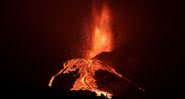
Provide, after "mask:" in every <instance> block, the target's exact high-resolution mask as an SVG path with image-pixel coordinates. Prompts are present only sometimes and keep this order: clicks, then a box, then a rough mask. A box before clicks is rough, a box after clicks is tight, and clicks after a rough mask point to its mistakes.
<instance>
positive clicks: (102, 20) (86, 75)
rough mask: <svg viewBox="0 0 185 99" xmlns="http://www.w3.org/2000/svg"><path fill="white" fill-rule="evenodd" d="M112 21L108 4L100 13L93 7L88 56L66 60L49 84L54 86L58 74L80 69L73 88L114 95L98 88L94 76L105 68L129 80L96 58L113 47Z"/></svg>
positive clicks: (108, 95) (108, 96)
mask: <svg viewBox="0 0 185 99" xmlns="http://www.w3.org/2000/svg"><path fill="white" fill-rule="evenodd" d="M110 23H111V21H110V11H109V9H108V7H107V5H104V6H103V8H102V10H101V12H100V13H98V11H97V10H96V8H95V7H94V8H93V22H92V26H93V30H92V32H91V33H90V38H91V43H90V46H91V48H90V51H89V52H88V53H87V57H88V58H76V59H71V60H68V61H67V62H65V63H64V64H63V66H64V68H63V69H62V70H60V71H59V72H58V73H57V74H56V75H54V76H52V77H51V79H50V82H49V85H48V86H50V87H51V86H52V83H53V80H54V79H55V77H56V76H58V75H60V74H67V73H69V72H72V71H76V70H78V74H79V75H80V77H79V78H77V80H76V81H75V83H74V85H73V87H72V88H71V90H76V91H77V90H89V91H92V92H95V93H96V94H97V96H100V95H104V96H106V97H107V98H111V97H112V93H110V91H105V90H100V89H99V88H98V86H97V83H96V79H95V78H94V75H95V72H96V71H97V70H105V71H108V72H110V73H112V74H115V75H117V76H118V77H120V78H123V79H125V80H128V79H127V78H124V77H123V76H122V75H121V74H119V73H117V72H116V71H115V70H114V69H113V68H112V67H111V66H108V65H106V64H103V63H102V62H101V61H100V60H98V59H95V58H94V57H95V56H96V55H98V54H100V53H102V52H110V51H112V49H113V46H112V43H113V37H112V31H111V27H110Z"/></svg>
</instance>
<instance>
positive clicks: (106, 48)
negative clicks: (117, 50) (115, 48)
mask: <svg viewBox="0 0 185 99" xmlns="http://www.w3.org/2000/svg"><path fill="white" fill-rule="evenodd" d="M92 15H93V31H92V33H91V40H92V44H91V49H90V52H89V53H88V55H89V58H93V57H95V56H96V55H98V54H100V53H101V52H110V51H111V50H112V41H113V40H112V39H113V38H112V32H111V27H110V11H109V9H108V7H107V5H104V6H103V9H102V11H101V13H100V14H98V11H97V10H96V8H95V7H94V9H93V14H92Z"/></svg>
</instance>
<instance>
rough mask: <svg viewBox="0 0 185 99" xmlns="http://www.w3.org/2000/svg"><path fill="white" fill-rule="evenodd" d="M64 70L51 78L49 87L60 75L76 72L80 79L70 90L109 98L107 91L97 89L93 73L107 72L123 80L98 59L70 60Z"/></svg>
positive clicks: (110, 95)
mask: <svg viewBox="0 0 185 99" xmlns="http://www.w3.org/2000/svg"><path fill="white" fill-rule="evenodd" d="M63 66H64V68H63V69H62V70H61V71H59V72H58V73H57V74H56V75H54V76H52V78H51V79H50V82H49V85H48V86H50V87H51V86H52V83H53V80H54V78H55V77H56V76H58V75H60V74H68V73H70V72H72V71H76V70H78V74H79V75H80V77H79V78H78V79H77V80H76V81H75V83H74V85H73V87H72V88H71V89H70V90H76V91H78V90H89V91H92V92H95V93H96V95H97V96H101V95H104V96H106V97H107V98H111V97H112V94H111V93H110V92H108V91H104V90H100V89H98V86H97V83H96V80H95V78H94V76H95V72H96V71H98V70H104V71H108V72H110V73H112V74H115V75H117V76H118V77H120V78H124V77H123V76H122V75H121V74H119V73H117V72H116V71H115V70H114V69H113V68H112V67H110V66H108V65H105V64H103V63H102V62H101V61H100V60H98V59H90V60H87V59H82V58H77V59H71V60H69V61H67V62H65V63H64V64H63Z"/></svg>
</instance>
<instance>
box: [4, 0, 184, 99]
mask: <svg viewBox="0 0 185 99" xmlns="http://www.w3.org/2000/svg"><path fill="white" fill-rule="evenodd" d="M107 2H108V4H109V8H110V9H111V12H112V13H111V14H112V15H111V16H112V19H113V22H112V31H113V33H114V34H113V35H114V39H115V42H114V43H115V46H116V47H115V49H114V50H113V52H112V53H110V55H108V56H105V57H104V58H103V59H102V60H104V61H106V62H107V63H109V64H111V65H113V66H114V67H115V69H116V70H118V71H119V72H120V73H122V74H125V75H126V76H127V77H128V78H130V79H132V80H134V81H136V82H137V83H139V84H140V85H141V86H143V87H144V88H146V89H147V90H148V92H147V94H148V93H149V94H151V96H152V97H158V96H161V95H164V96H165V95H167V94H170V93H172V92H170V91H169V90H172V91H173V90H175V88H176V84H177V76H176V75H177V71H176V69H177V68H178V65H181V64H180V60H181V53H180V47H181V46H182V45H181V44H182V43H177V42H178V41H180V38H179V37H178V36H177V35H176V32H175V30H174V27H175V26H174V25H175V8H176V5H175V2H172V1H162V0H161V1H160V0H159V1H158V0H107ZM98 3H99V4H100V5H101V4H102V2H98ZM1 4H2V7H1V8H2V12H1V15H2V18H1V23H2V33H1V37H2V39H1V43H2V45H1V52H2V54H1V57H2V59H1V61H2V65H1V71H2V75H1V76H2V78H1V80H2V82H3V84H4V86H5V89H9V90H10V89H14V91H15V90H16V89H18V88H23V89H29V88H36V89H46V88H47V84H48V81H49V79H50V77H51V75H53V74H54V73H56V72H57V71H58V70H59V69H60V68H61V67H57V66H56V65H57V64H62V63H63V62H65V61H66V60H68V59H71V58H77V57H80V53H81V50H82V49H83V47H82V45H83V44H84V43H83V40H84V39H85V38H86V36H87V34H85V30H84V27H85V26H88V24H90V17H91V16H90V15H91V7H92V1H91V0H4V1H2V3H1Z"/></svg>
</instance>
